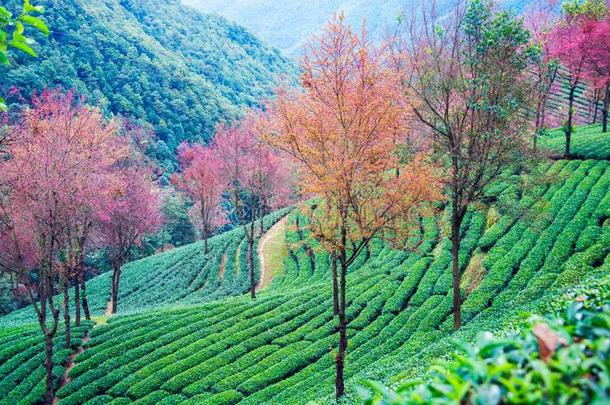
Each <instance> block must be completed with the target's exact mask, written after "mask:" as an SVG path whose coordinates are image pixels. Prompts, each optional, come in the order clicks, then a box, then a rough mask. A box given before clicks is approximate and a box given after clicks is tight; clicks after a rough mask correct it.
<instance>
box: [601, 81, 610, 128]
mask: <svg viewBox="0 0 610 405" xmlns="http://www.w3.org/2000/svg"><path fill="white" fill-rule="evenodd" d="M609 106H610V84H607V85H606V91H605V94H604V107H603V109H602V132H608V107H609Z"/></svg>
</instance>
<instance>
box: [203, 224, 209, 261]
mask: <svg viewBox="0 0 610 405" xmlns="http://www.w3.org/2000/svg"><path fill="white" fill-rule="evenodd" d="M208 237H209V232H208V227H207V226H206V225H204V226H203V252H204V253H205V254H206V255H207V254H208V252H209V250H208Z"/></svg>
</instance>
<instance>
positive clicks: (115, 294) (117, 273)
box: [111, 264, 121, 314]
mask: <svg viewBox="0 0 610 405" xmlns="http://www.w3.org/2000/svg"><path fill="white" fill-rule="evenodd" d="M120 279H121V265H120V264H116V265H115V266H114V273H113V275H112V298H111V300H112V311H111V313H112V314H116V307H117V301H118V299H119V281H120Z"/></svg>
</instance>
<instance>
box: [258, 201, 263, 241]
mask: <svg viewBox="0 0 610 405" xmlns="http://www.w3.org/2000/svg"><path fill="white" fill-rule="evenodd" d="M264 216H265V210H264V209H263V206H262V205H261V206H260V208H259V209H258V218H259V221H260V222H259V224H258V226H259V231H260V235H261V237H262V236H263V233H265V224H263V217H264Z"/></svg>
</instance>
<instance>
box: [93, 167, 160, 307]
mask: <svg viewBox="0 0 610 405" xmlns="http://www.w3.org/2000/svg"><path fill="white" fill-rule="evenodd" d="M150 177H151V176H150V173H148V171H147V170H146V169H145V168H141V167H137V166H136V167H124V168H120V169H118V170H117V171H116V173H115V175H114V176H113V177H112V178H111V179H110V180H109V183H108V184H106V185H105V187H104V191H103V193H104V194H105V197H104V198H105V202H104V204H103V206H102V207H103V208H102V209H101V210H100V213H99V236H100V237H101V243H102V244H103V245H105V246H108V250H109V255H110V262H111V264H112V270H113V275H112V286H111V288H112V291H111V312H112V313H113V314H115V313H116V311H117V304H118V298H119V284H120V279H121V267H122V266H123V264H125V263H126V262H127V261H129V260H130V259H131V255H132V253H133V250H134V249H135V248H136V247H137V246H138V245H139V244H140V243H141V241H142V238H143V237H144V236H146V235H147V234H151V233H153V232H155V231H156V230H157V229H158V227H159V226H160V225H161V222H162V217H161V213H160V203H159V198H158V195H157V192H156V189H155V187H154V185H153V183H152V181H151V179H150Z"/></svg>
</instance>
